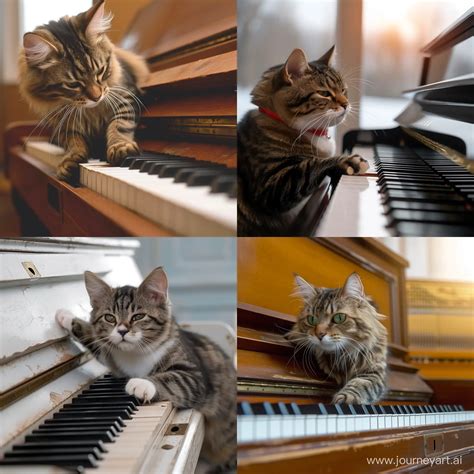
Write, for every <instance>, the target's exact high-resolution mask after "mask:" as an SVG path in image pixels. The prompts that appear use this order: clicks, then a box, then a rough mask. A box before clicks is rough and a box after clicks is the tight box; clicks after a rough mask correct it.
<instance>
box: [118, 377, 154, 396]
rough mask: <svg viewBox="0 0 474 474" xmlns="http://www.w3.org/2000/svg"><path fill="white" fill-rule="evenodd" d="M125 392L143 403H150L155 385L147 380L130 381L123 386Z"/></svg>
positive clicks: (136, 379)
mask: <svg viewBox="0 0 474 474" xmlns="http://www.w3.org/2000/svg"><path fill="white" fill-rule="evenodd" d="M125 391H126V392H127V393H128V394H129V395H133V396H135V397H137V398H138V399H139V400H143V401H144V402H151V400H152V399H153V397H154V396H155V395H156V388H155V385H154V384H153V383H152V382H150V381H149V380H146V379H140V378H134V379H130V380H129V381H128V382H127V385H125Z"/></svg>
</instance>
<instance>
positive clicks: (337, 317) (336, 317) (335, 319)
mask: <svg viewBox="0 0 474 474" xmlns="http://www.w3.org/2000/svg"><path fill="white" fill-rule="evenodd" d="M345 320H346V315H345V314H344V313H336V314H335V315H334V316H333V317H332V322H333V323H336V324H341V323H343V322H344V321H345Z"/></svg>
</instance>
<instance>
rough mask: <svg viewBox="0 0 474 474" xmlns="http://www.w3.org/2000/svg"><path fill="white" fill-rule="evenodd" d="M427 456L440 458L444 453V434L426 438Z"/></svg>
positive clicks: (426, 436)
mask: <svg viewBox="0 0 474 474" xmlns="http://www.w3.org/2000/svg"><path fill="white" fill-rule="evenodd" d="M424 447H425V456H426V457H428V456H439V455H441V454H443V453H444V437H443V433H439V434H434V435H425V436H424Z"/></svg>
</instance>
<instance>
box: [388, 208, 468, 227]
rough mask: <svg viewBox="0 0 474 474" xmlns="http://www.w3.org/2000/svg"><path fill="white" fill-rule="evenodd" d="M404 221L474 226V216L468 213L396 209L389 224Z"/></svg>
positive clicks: (390, 217)
mask: <svg viewBox="0 0 474 474" xmlns="http://www.w3.org/2000/svg"><path fill="white" fill-rule="evenodd" d="M403 221H413V222H432V223H437V222H443V223H445V224H461V225H462V224H465V225H468V224H471V225H472V224H474V221H473V215H472V214H468V213H448V212H433V211H426V212H424V211H410V210H403V209H395V210H394V211H392V212H391V213H390V214H389V222H393V223H394V224H395V226H397V225H398V223H400V222H403Z"/></svg>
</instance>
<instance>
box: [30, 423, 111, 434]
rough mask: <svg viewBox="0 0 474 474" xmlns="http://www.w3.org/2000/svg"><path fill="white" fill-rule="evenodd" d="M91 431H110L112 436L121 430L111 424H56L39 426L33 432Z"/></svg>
mask: <svg viewBox="0 0 474 474" xmlns="http://www.w3.org/2000/svg"><path fill="white" fill-rule="evenodd" d="M90 431H100V432H102V433H108V434H110V435H111V436H118V434H119V432H118V431H117V430H116V429H115V428H113V427H111V426H97V425H95V426H94V427H90V426H71V427H70V426H64V425H60V426H56V425H44V426H39V427H38V428H36V429H34V430H33V431H32V432H31V434H38V433H52V434H54V433H58V432H60V433H84V432H90Z"/></svg>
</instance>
